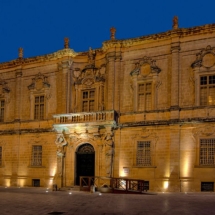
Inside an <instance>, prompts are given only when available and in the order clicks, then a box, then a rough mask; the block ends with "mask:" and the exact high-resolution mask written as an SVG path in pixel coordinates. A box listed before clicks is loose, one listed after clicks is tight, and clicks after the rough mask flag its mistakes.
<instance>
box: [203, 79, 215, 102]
mask: <svg viewBox="0 0 215 215" xmlns="http://www.w3.org/2000/svg"><path fill="white" fill-rule="evenodd" d="M200 105H215V75H208V76H201V77H200Z"/></svg>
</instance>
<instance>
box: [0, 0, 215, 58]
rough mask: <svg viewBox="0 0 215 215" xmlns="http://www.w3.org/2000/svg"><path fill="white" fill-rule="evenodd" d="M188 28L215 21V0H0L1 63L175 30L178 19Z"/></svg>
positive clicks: (85, 48) (87, 48)
mask: <svg viewBox="0 0 215 215" xmlns="http://www.w3.org/2000/svg"><path fill="white" fill-rule="evenodd" d="M175 15H177V16H178V17H179V27H180V28H188V27H194V26H201V25H205V24H211V23H215V0H204V1H203V0H195V1H194V0H180V1H177V0H175V1H172V0H132V1H131V0H108V1H104V0H0V27H1V30H0V62H6V61H10V60H13V59H16V58H17V57H18V48H19V47H23V49H24V57H25V58H27V57H34V56H38V55H44V54H49V53H52V52H55V51H58V50H60V49H63V47H64V38H65V37H68V38H69V39H70V48H72V49H74V51H76V52H82V51H87V50H89V47H92V48H93V49H95V48H100V47H102V42H103V41H106V40H109V39H110V31H109V30H110V27H112V26H114V27H115V28H116V29H117V31H116V39H128V38H135V37H140V36H144V35H149V34H155V33H161V32H165V31H168V30H171V29H172V19H173V17H174V16H175Z"/></svg>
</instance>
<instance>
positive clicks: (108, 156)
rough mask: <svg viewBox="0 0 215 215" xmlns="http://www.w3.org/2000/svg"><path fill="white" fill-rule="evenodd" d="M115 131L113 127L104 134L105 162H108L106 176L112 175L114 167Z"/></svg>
mask: <svg viewBox="0 0 215 215" xmlns="http://www.w3.org/2000/svg"><path fill="white" fill-rule="evenodd" d="M113 136H114V133H113V131H112V130H111V129H108V130H107V133H106V134H105V136H104V139H103V142H104V146H105V162H106V176H107V177H111V175H112V168H113V156H114V141H113Z"/></svg>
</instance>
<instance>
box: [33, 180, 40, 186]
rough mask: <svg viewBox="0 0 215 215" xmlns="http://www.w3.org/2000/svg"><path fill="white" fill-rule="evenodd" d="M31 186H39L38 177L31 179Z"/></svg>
mask: <svg viewBox="0 0 215 215" xmlns="http://www.w3.org/2000/svg"><path fill="white" fill-rule="evenodd" d="M32 186H33V187H40V179H32Z"/></svg>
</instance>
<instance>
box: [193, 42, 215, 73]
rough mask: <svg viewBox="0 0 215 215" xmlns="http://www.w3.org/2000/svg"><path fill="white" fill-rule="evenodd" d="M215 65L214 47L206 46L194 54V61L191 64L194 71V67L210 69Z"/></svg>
mask: <svg viewBox="0 0 215 215" xmlns="http://www.w3.org/2000/svg"><path fill="white" fill-rule="evenodd" d="M214 65H215V47H213V48H212V47H211V46H210V45H208V46H207V47H206V48H205V49H202V50H201V51H200V52H199V53H197V54H196V60H195V61H194V62H193V63H192V64H191V67H192V68H193V69H194V68H196V67H205V68H210V67H213V66H214Z"/></svg>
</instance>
